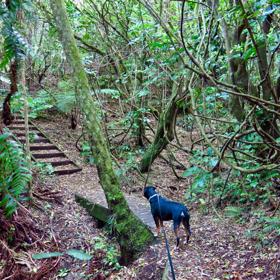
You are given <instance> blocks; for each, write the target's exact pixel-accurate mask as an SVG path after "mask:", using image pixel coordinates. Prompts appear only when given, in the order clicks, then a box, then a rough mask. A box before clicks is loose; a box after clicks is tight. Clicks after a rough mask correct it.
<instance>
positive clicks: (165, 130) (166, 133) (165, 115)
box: [140, 89, 179, 173]
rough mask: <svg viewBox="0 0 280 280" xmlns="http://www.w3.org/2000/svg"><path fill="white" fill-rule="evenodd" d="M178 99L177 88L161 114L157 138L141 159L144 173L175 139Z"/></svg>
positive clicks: (141, 167) (141, 169)
mask: <svg viewBox="0 0 280 280" xmlns="http://www.w3.org/2000/svg"><path fill="white" fill-rule="evenodd" d="M178 100H179V98H178V93H177V89H176V90H174V92H173V93H172V97H171V100H170V101H169V103H168V104H167V107H166V109H165V110H164V111H163V112H162V113H161V115H160V118H159V122H158V127H157V132H156V136H155V139H154V141H153V143H152V144H151V145H150V146H149V148H148V149H147V150H146V152H145V153H144V156H143V158H142V160H141V163H140V171H141V172H142V173H143V172H148V171H149V168H150V166H151V165H152V163H153V162H154V160H155V159H156V158H157V156H158V155H159V154H160V153H161V151H162V150H163V149H164V148H165V147H166V145H167V144H168V143H169V142H170V141H172V140H173V139H174V128H175V123H176V118H177V113H178V106H177V101H178Z"/></svg>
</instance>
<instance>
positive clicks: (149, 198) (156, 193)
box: [149, 193, 159, 202]
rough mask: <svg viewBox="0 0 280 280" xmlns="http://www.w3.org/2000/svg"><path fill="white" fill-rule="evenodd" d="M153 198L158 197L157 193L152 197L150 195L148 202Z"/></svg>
mask: <svg viewBox="0 0 280 280" xmlns="http://www.w3.org/2000/svg"><path fill="white" fill-rule="evenodd" d="M155 196H159V195H158V194H157V193H155V194H154V195H152V196H151V197H150V198H149V202H150V201H151V199H152V198H154V197H155Z"/></svg>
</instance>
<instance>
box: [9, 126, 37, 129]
mask: <svg viewBox="0 0 280 280" xmlns="http://www.w3.org/2000/svg"><path fill="white" fill-rule="evenodd" d="M8 128H9V129H10V130H25V126H8ZM31 129H32V130H37V128H36V127H35V126H29V130H31Z"/></svg>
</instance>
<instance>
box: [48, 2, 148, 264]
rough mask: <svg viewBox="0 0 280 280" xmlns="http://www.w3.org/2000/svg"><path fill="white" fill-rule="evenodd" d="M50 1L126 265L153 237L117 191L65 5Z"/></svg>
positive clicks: (109, 158) (97, 111)
mask: <svg viewBox="0 0 280 280" xmlns="http://www.w3.org/2000/svg"><path fill="white" fill-rule="evenodd" d="M50 2H51V8H52V11H53V15H54V17H55V21H56V25H57V29H58V31H59V33H60V38H61V42H62V45H63V48H64V52H65V54H66V57H67V60H68V62H69V63H70V65H71V67H72V69H73V76H74V81H75V83H76V85H77V94H78V101H79V105H80V107H81V110H82V112H83V114H84V117H85V122H86V129H87V132H88V134H89V136H90V137H89V138H90V139H92V140H91V141H92V143H91V145H92V147H93V152H94V156H95V159H96V166H97V170H98V175H99V179H100V183H101V186H102V188H103V190H104V192H105V196H106V199H107V202H108V206H109V208H110V209H111V210H112V211H113V213H114V217H115V229H116V231H117V233H118V241H119V244H120V247H121V251H122V257H123V259H122V261H123V262H129V261H130V260H131V259H132V258H133V257H135V256H136V254H137V253H139V252H141V251H142V250H143V249H144V247H145V246H146V245H147V244H148V243H150V242H151V241H152V240H153V235H152V233H151V232H150V230H149V229H148V228H147V227H146V226H145V225H144V224H143V223H142V222H141V221H140V220H139V219H138V218H137V217H136V216H135V215H134V214H133V213H132V212H131V211H130V209H129V207H128V204H127V202H126V200H125V198H124V195H123V194H122V192H121V190H120V182H119V179H118V177H117V176H116V174H115V172H114V170H113V166H112V160H111V155H110V152H109V149H108V146H107V142H106V140H105V137H104V135H103V132H102V127H101V124H100V123H101V114H100V108H99V107H98V105H97V103H96V102H94V100H93V98H92V96H91V91H90V87H89V82H88V79H87V76H86V73H85V70H84V68H83V65H82V62H81V58H80V54H79V50H78V48H77V45H76V42H75V39H74V36H73V31H72V29H71V26H70V23H69V20H68V17H67V12H66V8H65V4H64V2H63V0H51V1H50Z"/></svg>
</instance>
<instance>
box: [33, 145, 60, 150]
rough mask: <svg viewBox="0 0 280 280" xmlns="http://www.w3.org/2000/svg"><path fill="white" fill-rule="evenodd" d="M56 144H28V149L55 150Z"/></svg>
mask: <svg viewBox="0 0 280 280" xmlns="http://www.w3.org/2000/svg"><path fill="white" fill-rule="evenodd" d="M56 149H57V148H56V146H55V145H48V146H45V145H39V146H33V145H30V151H46V150H56Z"/></svg>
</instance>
